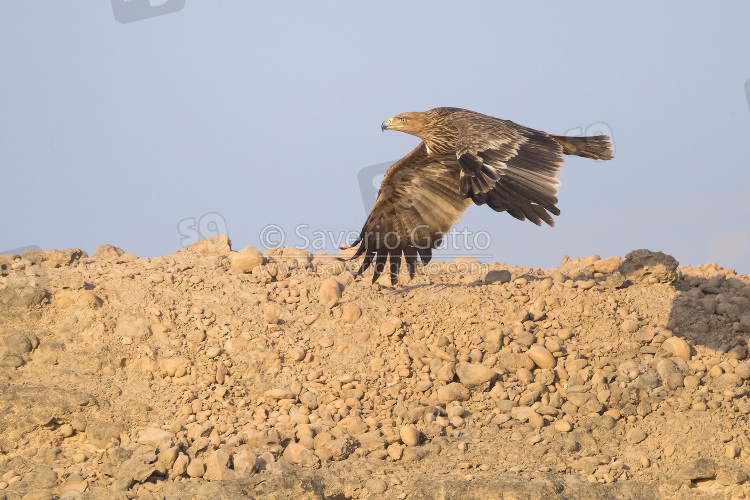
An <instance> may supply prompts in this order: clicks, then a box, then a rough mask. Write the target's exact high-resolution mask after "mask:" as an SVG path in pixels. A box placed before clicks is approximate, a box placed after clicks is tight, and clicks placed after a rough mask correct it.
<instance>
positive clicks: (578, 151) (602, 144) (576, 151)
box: [552, 135, 612, 160]
mask: <svg viewBox="0 0 750 500" xmlns="http://www.w3.org/2000/svg"><path fill="white" fill-rule="evenodd" d="M552 138H553V139H555V140H556V141H557V142H558V143H560V145H561V146H562V148H563V154H566V155H575V156H582V157H584V158H592V159H594V160H610V159H612V144H611V143H610V142H609V136H607V135H594V136H591V137H568V136H564V135H553V136H552Z"/></svg>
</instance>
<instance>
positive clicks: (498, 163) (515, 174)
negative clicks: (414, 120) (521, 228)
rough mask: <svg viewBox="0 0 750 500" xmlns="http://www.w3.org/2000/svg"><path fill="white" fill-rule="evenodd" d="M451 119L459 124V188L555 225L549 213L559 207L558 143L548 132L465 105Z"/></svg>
mask: <svg viewBox="0 0 750 500" xmlns="http://www.w3.org/2000/svg"><path fill="white" fill-rule="evenodd" d="M453 123H454V124H455V126H456V127H457V128H458V130H459V137H458V141H457V144H456V157H457V159H458V162H459V165H460V166H461V180H460V182H461V189H462V194H463V193H464V192H465V195H466V196H467V197H469V198H471V199H472V200H473V201H474V203H476V204H477V205H482V204H487V205H488V206H489V207H490V208H492V209H493V210H496V211H498V212H502V211H507V212H508V213H509V214H510V215H512V216H513V217H515V218H517V219H520V220H525V219H529V220H530V221H532V222H534V223H535V224H541V222H542V221H544V222H546V223H547V224H549V225H553V224H552V223H551V221H552V218H551V217H550V215H549V214H554V215H559V213H560V211H559V210H558V208H557V207H556V205H557V188H558V186H559V185H560V181H559V180H558V178H557V174H558V172H559V170H560V168H561V167H562V162H563V157H562V155H563V148H562V146H561V145H560V143H559V142H558V141H556V140H555V139H554V138H552V137H551V136H550V135H549V134H547V133H546V132H541V131H539V130H534V129H530V128H528V127H523V126H521V125H518V124H516V123H513V122H511V121H508V120H500V119H498V118H493V117H491V116H487V115H482V114H480V113H474V112H471V111H466V110H460V111H459V112H457V115H456V117H455V118H454V120H453ZM485 169H486V171H487V172H494V173H496V174H498V175H487V174H485V173H484V172H485Z"/></svg>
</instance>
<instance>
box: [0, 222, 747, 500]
mask: <svg viewBox="0 0 750 500" xmlns="http://www.w3.org/2000/svg"><path fill="white" fill-rule="evenodd" d="M368 274H369V273H368ZM370 279H371V278H370V277H368V276H365V277H364V278H359V279H355V278H354V276H353V275H352V273H351V270H350V269H349V268H348V266H346V265H344V264H343V263H342V262H340V261H338V260H337V259H336V258H335V257H333V256H331V255H327V254H321V253H319V254H315V255H313V254H310V253H309V252H306V251H304V250H297V249H291V248H282V249H272V250H269V251H267V252H263V253H262V252H259V251H257V250H256V249H254V248H252V247H248V248H245V249H243V250H242V251H240V252H235V251H232V250H231V242H230V241H229V240H228V239H227V238H226V237H219V238H214V239H210V240H202V241H199V242H197V243H196V244H195V245H193V246H192V247H191V248H189V249H182V250H179V251H177V252H175V253H174V254H172V255H169V256H166V257H159V258H154V259H139V258H137V257H136V256H135V255H133V254H130V253H125V252H123V251H122V250H121V249H119V248H116V247H112V246H110V245H102V246H101V247H100V248H99V249H97V252H96V253H94V255H93V256H92V257H89V256H88V255H87V254H86V253H85V252H82V251H80V250H74V249H71V250H66V251H59V250H46V251H39V250H34V251H29V252H27V253H25V254H24V255H23V256H18V255H15V256H0V311H2V312H1V313H0V499H2V498H19V499H20V498H53V497H55V498H57V497H60V498H74V497H80V498H132V497H134V496H139V497H141V496H144V497H147V496H148V495H150V496H151V497H153V498H175V499H176V498H185V497H191V498H238V497H239V498H241V497H243V496H245V497H257V498H341V499H344V498H397V499H406V498H410V499H413V498H425V499H426V498H483V499H484V498H506V497H507V496H509V495H510V496H513V495H515V496H516V497H519V498H522V497H527V498H542V497H560V498H617V497H630V498H634V497H635V498H651V497H653V498H691V497H695V498H707V497H714V496H715V497H717V498H745V497H746V495H748V494H750V482H748V475H747V473H748V472H750V440H749V439H748V438H749V437H750V436H749V434H748V432H749V431H750V425H749V424H748V416H749V415H750V401H749V400H748V395H749V394H750V391H749V388H750V383H749V382H748V380H749V379H750V364H749V363H748V360H747V355H748V336H750V278H749V277H748V276H746V275H738V274H736V273H735V272H734V271H732V270H727V269H723V268H721V267H720V266H718V265H716V264H709V265H706V266H699V267H685V266H682V267H679V266H678V264H677V262H676V261H675V260H674V259H673V258H672V257H670V256H668V255H664V254H661V253H654V252H649V251H647V250H637V251H635V252H632V253H630V254H628V255H627V256H626V257H625V258H620V257H610V258H607V259H601V258H599V256H591V257H588V258H580V259H569V258H567V257H564V258H563V262H562V264H561V266H560V267H558V268H557V269H549V270H542V269H532V268H520V267H515V266H508V265H505V264H502V263H491V264H482V263H479V262H478V261H476V259H472V258H460V259H456V261H454V262H452V263H441V262H437V263H432V264H430V265H429V266H426V267H425V268H423V269H421V270H420V272H419V273H417V275H416V276H415V277H414V278H413V279H409V276H408V274H402V275H401V277H400V282H401V284H400V285H399V286H397V287H389V286H382V285H384V284H385V279H387V277H384V278H381V279H382V280H383V281H381V282H379V284H375V285H371V284H370ZM25 495H28V496H25Z"/></svg>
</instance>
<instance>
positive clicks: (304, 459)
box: [284, 443, 351, 468]
mask: <svg viewBox="0 0 750 500" xmlns="http://www.w3.org/2000/svg"><path fill="white" fill-rule="evenodd" d="M349 453H351V452H349ZM284 459H285V460H287V461H288V462H292V463H295V464H298V465H301V466H303V467H307V468H318V467H320V458H318V457H317V456H316V455H315V453H313V451H312V450H309V449H307V448H305V447H304V446H303V445H301V444H299V443H289V444H288V445H287V447H286V449H285V450H284Z"/></svg>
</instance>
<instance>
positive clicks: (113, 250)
mask: <svg viewBox="0 0 750 500" xmlns="http://www.w3.org/2000/svg"><path fill="white" fill-rule="evenodd" d="M124 253H125V252H124V251H123V250H122V248H118V247H116V246H114V245H108V244H106V243H105V244H103V245H99V246H98V247H96V250H95V251H94V255H92V256H91V258H92V259H100V260H112V259H116V258H118V257H120V256H121V255H122V254H124Z"/></svg>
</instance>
